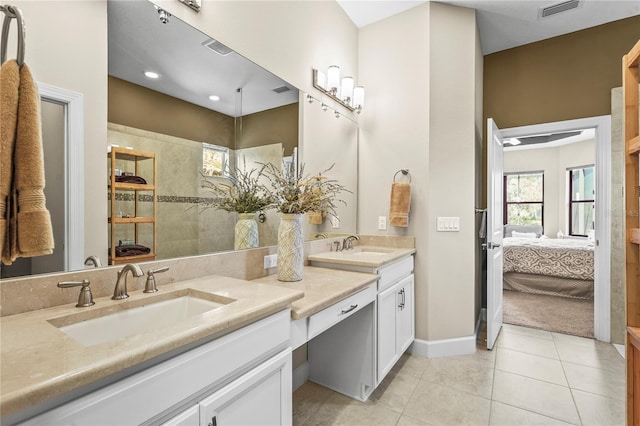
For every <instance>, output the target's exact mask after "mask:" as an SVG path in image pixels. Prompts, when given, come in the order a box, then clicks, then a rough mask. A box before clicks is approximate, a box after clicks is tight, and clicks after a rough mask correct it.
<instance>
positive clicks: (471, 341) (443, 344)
mask: <svg viewBox="0 0 640 426" xmlns="http://www.w3.org/2000/svg"><path fill="white" fill-rule="evenodd" d="M409 352H410V353H412V354H414V355H420V356H424V357H427V358H441V357H445V356H457V355H469V354H473V353H475V352H476V336H465V337H455V338H453V339H442V340H420V339H415V340H414V341H413V343H412V344H411V346H410V347H409Z"/></svg>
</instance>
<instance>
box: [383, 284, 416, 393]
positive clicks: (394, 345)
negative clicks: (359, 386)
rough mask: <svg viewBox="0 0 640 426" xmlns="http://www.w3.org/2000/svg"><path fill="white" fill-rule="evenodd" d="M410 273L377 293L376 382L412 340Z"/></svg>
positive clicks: (411, 287)
mask: <svg viewBox="0 0 640 426" xmlns="http://www.w3.org/2000/svg"><path fill="white" fill-rule="evenodd" d="M413 281H414V280H413V274H411V275H409V276H408V277H405V278H403V279H401V280H400V281H398V282H397V283H395V284H394V285H393V286H392V287H390V288H387V289H386V290H384V291H382V292H380V293H379V294H378V342H377V345H378V351H377V352H378V363H377V365H378V371H377V377H378V383H380V382H381V381H382V379H384V377H385V376H386V375H387V373H389V371H390V370H391V368H392V367H393V366H394V365H395V363H396V362H397V361H398V359H399V358H400V356H402V354H403V353H404V351H406V350H407V348H408V347H409V345H411V343H412V342H413V340H414V337H415V329H414V311H413V309H414V298H413V287H414V283H413Z"/></svg>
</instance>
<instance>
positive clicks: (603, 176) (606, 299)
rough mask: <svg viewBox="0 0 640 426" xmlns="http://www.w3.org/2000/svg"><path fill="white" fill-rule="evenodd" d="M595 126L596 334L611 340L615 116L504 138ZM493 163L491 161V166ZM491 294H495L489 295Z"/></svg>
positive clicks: (519, 130)
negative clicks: (612, 137)
mask: <svg viewBox="0 0 640 426" xmlns="http://www.w3.org/2000/svg"><path fill="white" fill-rule="evenodd" d="M583 129H593V132H594V137H595V151H596V162H595V163H596V164H595V174H596V179H595V181H596V182H595V186H596V194H598V195H597V197H598V198H597V202H596V203H595V223H596V226H595V230H594V235H593V239H594V246H595V247H594V269H595V274H594V280H593V281H594V286H593V292H594V307H593V315H594V337H595V338H596V339H597V340H601V341H605V342H609V341H610V334H611V331H610V328H611V318H610V247H611V218H610V215H608V214H607V212H608V211H610V206H611V183H610V179H609V178H610V167H611V117H610V116H600V117H592V118H585V119H578V120H568V121H561V122H554V123H544V124H537V125H531V126H523V127H516V128H509V129H504V130H502V136H503V138H504V139H512V138H524V137H526V136H530V135H549V134H559V133H566V132H574V131H578V130H583ZM491 167H492V165H491V164H488V168H489V169H490V168H491ZM488 297H491V295H488Z"/></svg>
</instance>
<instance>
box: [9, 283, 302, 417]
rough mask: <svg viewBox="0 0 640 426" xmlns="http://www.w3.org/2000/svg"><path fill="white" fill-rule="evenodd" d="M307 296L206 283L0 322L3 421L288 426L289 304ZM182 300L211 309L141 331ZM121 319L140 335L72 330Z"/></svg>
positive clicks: (255, 286)
mask: <svg viewBox="0 0 640 426" xmlns="http://www.w3.org/2000/svg"><path fill="white" fill-rule="evenodd" d="M302 297H303V293H302V292H301V291H299V290H298V291H296V290H289V289H283V288H278V287H271V286H264V285H260V284H252V283H249V282H246V281H242V280H236V279H232V278H226V277H220V276H209V277H203V278H199V279H194V280H189V281H184V282H181V283H178V284H175V285H168V286H164V287H163V288H162V290H161V291H160V292H158V293H156V294H151V295H149V294H144V293H142V292H141V291H136V292H131V293H130V298H129V299H127V300H124V301H122V300H117V301H114V300H111V299H110V298H108V297H105V298H100V299H96V305H95V307H92V308H90V309H86V310H81V309H78V308H75V307H72V306H68V305H67V306H61V307H55V308H49V309H43V310H39V311H32V312H27V313H24V314H18V315H12V316H8V317H3V318H2V319H1V321H2V323H1V326H2V332H3V345H2V348H1V355H2V389H1V392H2V402H1V409H2V416H3V418H2V424H7V425H9V424H14V423H18V424H25V425H26V424H113V425H116V424H117V425H127V424H131V425H133V424H151V423H153V424H162V423H163V422H166V423H167V424H182V421H184V420H185V419H188V420H189V421H188V424H191V425H193V424H204V425H208V424H211V423H213V424H225V423H233V422H236V423H238V422H239V423H241V424H242V423H247V424H250V423H254V424H255V423H264V422H268V423H269V424H288V423H290V422H291V348H290V345H289V338H290V305H291V303H292V302H293V301H295V300H297V299H300V298H302ZM181 298H182V299H184V298H192V299H197V300H198V302H197V303H196V304H198V303H199V304H207V302H213V303H211V304H210V306H213V308H211V309H209V310H208V311H205V312H200V313H195V314H194V315H191V316H189V315H187V317H183V318H182V319H180V320H179V321H177V322H175V323H173V324H168V325H165V326H157V327H155V321H152V322H151V324H152V327H151V328H144V327H146V326H144V325H138V324H143V323H144V321H138V319H142V320H144V318H143V317H144V315H146V313H145V312H146V309H148V307H150V306H151V307H153V306H154V305H156V304H162V303H167V302H171V301H173V300H177V299H181ZM191 302H194V300H192V301H191ZM184 309H186V310H187V311H189V310H190V309H193V307H192V306H185V307H184ZM165 311H168V310H167V309H166V308H165ZM140 312H142V314H140ZM194 312H197V311H194ZM121 314H124V315H127V316H128V317H129V318H128V320H129V321H130V324H132V325H131V326H132V327H134V325H133V324H136V325H135V327H143V328H140V329H139V330H137V332H135V333H134V334H132V335H130V336H122V335H119V334H117V333H116V334H115V335H113V336H112V337H107V338H106V340H104V339H102V340H101V341H98V342H94V341H91V340H90V339H91V336H90V334H89V335H84V334H82V333H81V334H73V333H74V332H72V331H69V330H68V329H67V327H72V326H82V325H83V324H85V323H88V322H90V321H94V320H96V319H97V320H100V319H102V318H108V319H109V321H110V323H113V322H114V321H117V320H118V319H119V315H121ZM131 317H134V319H133V320H132V318H131ZM96 327H97V330H100V328H99V327H100V325H99V324H91V328H92V329H96ZM103 331H105V330H103ZM101 334H102V333H101ZM72 336H73V337H72ZM34 415H35V416H36V417H33V416H34ZM196 418H197V419H198V420H197V421H194V419H196ZM25 419H27V420H25ZM22 421H23V423H20V422H22Z"/></svg>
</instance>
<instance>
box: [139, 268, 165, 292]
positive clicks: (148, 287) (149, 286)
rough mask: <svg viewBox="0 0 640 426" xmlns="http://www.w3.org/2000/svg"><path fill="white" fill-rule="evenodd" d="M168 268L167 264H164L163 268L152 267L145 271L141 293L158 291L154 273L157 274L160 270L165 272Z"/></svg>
mask: <svg viewBox="0 0 640 426" xmlns="http://www.w3.org/2000/svg"><path fill="white" fill-rule="evenodd" d="M168 270H169V267H168V266H165V267H164V268H160V269H154V270H151V269H149V270H148V271H147V282H146V283H145V285H144V291H143V293H155V292H156V291H158V287H157V286H156V277H155V274H159V273H161V272H167V271H168Z"/></svg>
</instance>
